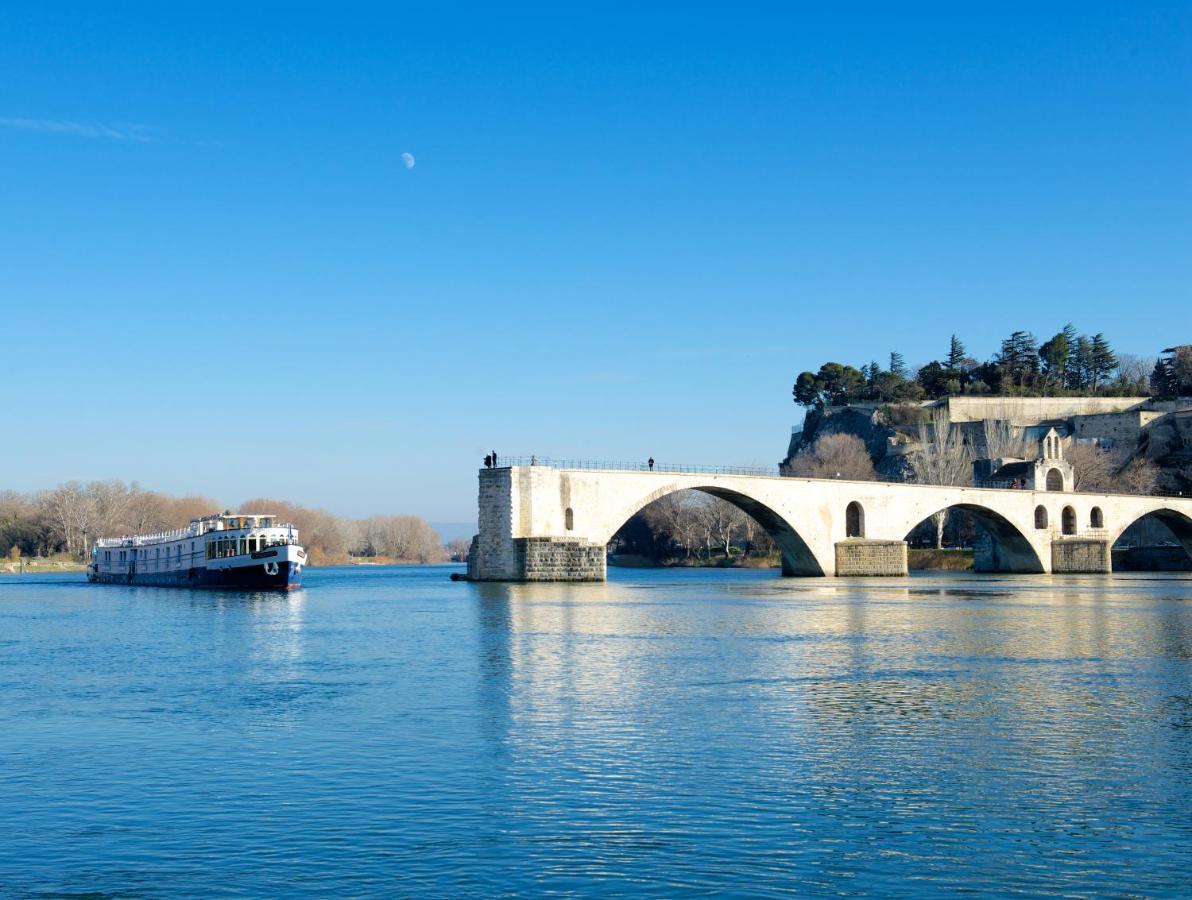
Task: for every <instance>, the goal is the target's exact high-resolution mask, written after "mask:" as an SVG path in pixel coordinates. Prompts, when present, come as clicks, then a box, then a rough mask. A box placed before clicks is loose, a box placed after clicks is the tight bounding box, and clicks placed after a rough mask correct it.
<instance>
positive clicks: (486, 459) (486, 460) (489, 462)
mask: <svg viewBox="0 0 1192 900" xmlns="http://www.w3.org/2000/svg"><path fill="white" fill-rule="evenodd" d="M492 467H493V458H492V457H491V456H488V455H487V454H486V455H485V457H484V468H486V469H491V468H492Z"/></svg>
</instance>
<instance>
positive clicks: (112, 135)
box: [0, 116, 153, 144]
mask: <svg viewBox="0 0 1192 900" xmlns="http://www.w3.org/2000/svg"><path fill="white" fill-rule="evenodd" d="M0 127H3V128H12V129H15V130H17V131H36V132H41V133H42V134H66V135H71V136H73V137H86V138H108V139H110V140H116V141H137V142H139V143H143V144H145V143H149V142H150V141H152V140H153V135H152V129H151V128H149V126H147V125H136V124H132V123H125V122H121V123H118V124H115V125H104V124H100V123H93V122H66V121H62V120H60V119H23V118H18V117H14V116H0Z"/></svg>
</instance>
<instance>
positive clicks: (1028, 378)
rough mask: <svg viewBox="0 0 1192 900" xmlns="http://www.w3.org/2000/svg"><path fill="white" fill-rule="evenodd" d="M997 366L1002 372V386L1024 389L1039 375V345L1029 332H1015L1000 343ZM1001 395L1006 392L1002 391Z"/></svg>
mask: <svg viewBox="0 0 1192 900" xmlns="http://www.w3.org/2000/svg"><path fill="white" fill-rule="evenodd" d="M997 364H998V366H999V367H1000V368H1001V370H1002V377H1003V383H1004V384H1016V385H1017V386H1018V387H1019V388H1023V387H1026V385H1027V383H1028V382H1033V381H1034V380H1035V378H1036V376H1037V375H1038V374H1039V345H1038V343H1037V342H1036V341H1035V336H1034V335H1033V334H1031V333H1030V332H1029V331H1016V332H1014V333H1013V334H1012V335H1010V336H1009V337H1008V338H1006V339H1005V340H1004V341H1002V352H1001V353H1000V354H999V355H998V358H997ZM1002 392H1003V393H1006V391H1005V390H1004V389H1003V391H1002Z"/></svg>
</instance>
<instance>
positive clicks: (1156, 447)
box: [1139, 409, 1192, 492]
mask: <svg viewBox="0 0 1192 900" xmlns="http://www.w3.org/2000/svg"><path fill="white" fill-rule="evenodd" d="M1139 447H1140V449H1141V451H1142V452H1143V453H1145V454H1146V456H1147V458H1148V459H1151V460H1154V461H1155V462H1156V463H1158V464H1159V466H1160V467H1161V468H1162V469H1163V472H1164V476H1165V478H1164V481H1165V482H1166V483H1165V484H1164V487H1165V488H1166V489H1168V490H1172V491H1183V492H1188V491H1192V409H1185V410H1180V411H1179V412H1173V413H1171V414H1169V415H1166V416H1163V417H1162V418H1159V419H1156V420H1155V421H1154V422H1152V423H1151V424H1150V425H1149V426H1148V427H1147V428H1146V429H1145V430H1144V431H1143V433H1142V438H1141V440H1140V441H1139Z"/></svg>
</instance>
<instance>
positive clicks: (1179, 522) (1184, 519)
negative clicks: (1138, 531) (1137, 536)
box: [1109, 505, 1192, 557]
mask: <svg viewBox="0 0 1192 900" xmlns="http://www.w3.org/2000/svg"><path fill="white" fill-rule="evenodd" d="M1148 516H1153V517H1154V518H1156V519H1158V520H1159V521H1160V522H1162V523H1163V524H1164V525H1166V526H1167V529H1168V531H1170V532H1171V533H1172V534H1173V535H1175V538H1176V540H1177V541H1179V542H1180V544H1181V545H1182V546H1183V548H1184V552H1185V553H1187V554H1188V556H1190V557H1192V516H1189V515H1187V514H1186V513H1182V512H1180V511H1178V510H1174V509H1170V508H1169V507H1166V506H1161V505H1160V506H1156V507H1155V508H1154V509H1148V510H1146V511H1145V512H1142V513H1139V514H1138V515H1136V516H1134V517H1133V518H1132V519H1130V520H1129V521H1127V522H1125V523H1124V524H1123V525H1122V526H1121V527H1119V528H1115V529H1114V530H1113V531H1112V532H1111V533H1110V535H1109V545H1110V547H1112V546H1113V545H1114V544H1116V543H1117V541H1118V539H1119V538H1121V536H1122V535H1123V534H1124V533H1125V531H1126V529H1128V528H1129V527H1130V526H1131V525H1133V524H1135V523H1136V522H1140V521H1142V520H1143V519H1145V518H1147V517H1148Z"/></svg>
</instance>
